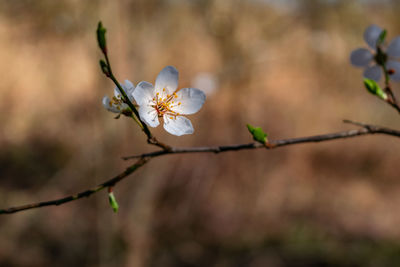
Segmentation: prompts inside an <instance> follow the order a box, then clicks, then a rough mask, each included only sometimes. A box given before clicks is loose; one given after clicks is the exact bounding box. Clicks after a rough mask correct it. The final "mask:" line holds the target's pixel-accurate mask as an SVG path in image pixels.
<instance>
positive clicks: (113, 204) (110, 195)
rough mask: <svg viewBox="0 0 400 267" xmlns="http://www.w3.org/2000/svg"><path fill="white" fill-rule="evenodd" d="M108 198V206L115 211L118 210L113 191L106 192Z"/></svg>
mask: <svg viewBox="0 0 400 267" xmlns="http://www.w3.org/2000/svg"><path fill="white" fill-rule="evenodd" d="M108 200H109V202H110V206H111V208H112V209H113V211H114V212H115V213H116V212H118V209H119V205H118V202H117V200H116V199H115V196H114V193H113V192H109V193H108Z"/></svg>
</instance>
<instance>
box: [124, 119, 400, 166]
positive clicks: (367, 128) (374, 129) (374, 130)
mask: <svg viewBox="0 0 400 267" xmlns="http://www.w3.org/2000/svg"><path fill="white" fill-rule="evenodd" d="M344 122H345V123H351V124H355V125H357V126H361V127H363V128H362V129H357V130H349V131H343V132H337V133H329V134H323V135H314V136H307V137H298V138H290V139H282V140H273V141H270V142H269V143H268V145H269V146H267V147H266V146H265V145H264V144H261V143H258V142H254V143H248V144H240V145H228V146H213V147H189V148H179V147H172V148H171V149H170V150H169V151H165V150H158V151H153V152H149V153H144V154H140V155H134V156H128V157H123V159H124V160H128V159H135V158H140V157H151V158H154V157H158V156H162V155H166V154H183V153H210V152H213V153H221V152H227V151H237V150H243V149H256V148H267V149H274V148H278V147H282V146H288V145H295V144H301V143H314V142H323V141H329V140H334V139H343V138H350V137H356V136H360V135H368V134H386V135H392V136H397V137H400V131H398V130H393V129H389V128H385V127H379V126H373V125H368V124H363V123H358V122H353V121H350V120H344Z"/></svg>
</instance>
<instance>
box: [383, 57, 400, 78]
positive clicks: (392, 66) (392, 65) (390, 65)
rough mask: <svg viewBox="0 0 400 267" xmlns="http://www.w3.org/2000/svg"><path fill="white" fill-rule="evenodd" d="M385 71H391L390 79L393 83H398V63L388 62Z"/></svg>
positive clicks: (399, 68)
mask: <svg viewBox="0 0 400 267" xmlns="http://www.w3.org/2000/svg"><path fill="white" fill-rule="evenodd" d="M386 68H387V70H392V71H393V72H394V73H393V74H390V79H392V80H393V81H397V82H398V81H400V62H398V61H394V60H389V61H388V62H387V64H386Z"/></svg>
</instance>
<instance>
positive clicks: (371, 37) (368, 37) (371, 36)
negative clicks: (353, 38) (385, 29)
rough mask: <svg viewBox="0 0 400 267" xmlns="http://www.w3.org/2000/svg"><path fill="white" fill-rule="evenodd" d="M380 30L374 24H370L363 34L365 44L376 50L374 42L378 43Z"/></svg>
mask: <svg viewBox="0 0 400 267" xmlns="http://www.w3.org/2000/svg"><path fill="white" fill-rule="evenodd" d="M381 32H382V29H381V28H380V27H379V26H378V25H375V24H372V25H371V26H369V27H368V28H367V29H365V32H364V40H365V42H367V44H368V45H369V46H370V47H371V48H373V49H375V48H376V42H377V41H378V38H379V35H381Z"/></svg>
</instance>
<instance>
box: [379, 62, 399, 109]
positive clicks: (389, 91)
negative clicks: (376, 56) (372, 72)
mask: <svg viewBox="0 0 400 267" xmlns="http://www.w3.org/2000/svg"><path fill="white" fill-rule="evenodd" d="M381 67H382V70H383V74H384V75H385V92H386V93H387V94H388V95H389V98H388V99H387V100H386V103H388V104H389V105H391V106H392V107H393V108H395V109H396V110H397V112H399V113H400V106H399V104H398V103H397V100H396V97H395V96H394V93H393V91H392V89H391V86H390V77H389V73H388V70H387V68H386V65H385V63H383V64H381Z"/></svg>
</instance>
